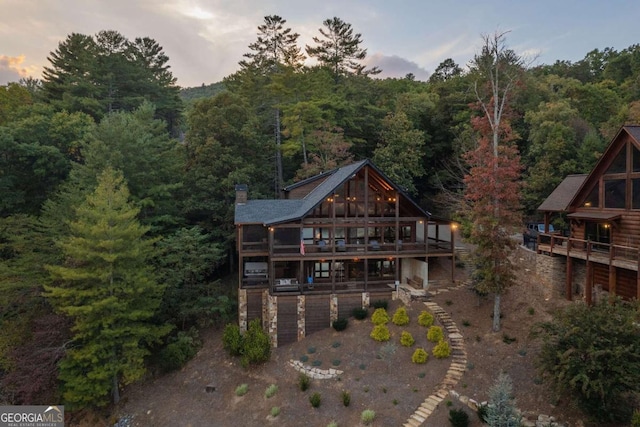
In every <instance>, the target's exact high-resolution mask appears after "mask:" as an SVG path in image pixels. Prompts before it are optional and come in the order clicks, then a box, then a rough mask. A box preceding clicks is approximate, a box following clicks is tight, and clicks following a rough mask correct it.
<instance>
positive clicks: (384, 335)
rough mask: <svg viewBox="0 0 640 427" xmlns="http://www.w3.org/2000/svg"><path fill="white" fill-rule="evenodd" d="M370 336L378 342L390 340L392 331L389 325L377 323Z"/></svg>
mask: <svg viewBox="0 0 640 427" xmlns="http://www.w3.org/2000/svg"><path fill="white" fill-rule="evenodd" d="M370 337H371V338H373V339H374V340H376V341H378V342H383V341H389V340H390V339H391V333H390V332H389V328H387V325H376V326H374V328H373V330H372V331H371V335H370Z"/></svg>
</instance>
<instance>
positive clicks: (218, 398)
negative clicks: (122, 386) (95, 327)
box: [104, 263, 596, 427]
mask: <svg viewBox="0 0 640 427" xmlns="http://www.w3.org/2000/svg"><path fill="white" fill-rule="evenodd" d="M441 270H442V271H441V273H442V274H445V275H447V274H449V275H450V272H447V271H446V266H445V267H441ZM459 270H460V271H458V272H457V273H456V274H457V275H458V276H459V277H457V279H458V280H464V279H465V277H464V276H465V272H464V271H463V269H459ZM435 274H437V269H436V271H435V272H434V276H435ZM444 282H445V281H444V280H443V281H442V283H444ZM436 283H438V281H436ZM433 291H434V293H435V295H434V296H433V297H432V298H431V300H432V301H433V302H436V303H437V304H438V305H440V307H442V308H443V309H444V310H446V311H447V312H448V313H449V314H450V315H451V317H452V319H453V320H454V322H456V324H457V325H458V328H459V329H460V332H461V333H462V335H463V337H464V343H465V347H466V352H467V359H468V364H467V370H466V372H465V373H464V375H463V377H462V379H461V380H460V381H459V382H458V383H457V384H456V386H455V387H454V390H455V391H456V392H458V393H460V394H461V395H465V396H467V397H469V398H472V399H474V400H476V401H479V402H481V401H484V400H487V399H488V389H489V387H490V386H491V385H492V384H493V382H494V380H495V378H496V377H497V375H498V373H499V372H500V371H501V370H503V371H505V372H506V373H507V374H509V376H510V377H511V379H512V380H513V384H514V392H515V396H516V398H517V405H518V407H519V408H520V409H521V410H522V411H523V412H524V413H525V415H527V416H528V418H529V419H535V418H537V415H538V414H546V415H551V416H555V417H556V418H557V419H558V421H560V422H561V423H562V424H563V425H564V426H587V427H588V426H595V425H596V424H590V423H589V422H588V421H587V420H586V419H584V418H583V417H581V414H580V413H579V412H578V411H577V410H576V409H575V408H574V407H572V406H571V405H570V404H569V403H567V402H566V401H565V400H563V399H558V398H557V397H555V396H554V395H553V394H552V393H551V392H550V391H549V388H548V386H546V385H544V384H542V383H541V381H540V377H539V375H538V373H537V371H536V369H535V365H534V361H535V357H536V354H537V352H538V345H539V344H538V342H536V341H534V340H533V339H532V338H531V337H530V332H531V327H532V325H534V324H535V323H536V322H540V321H545V320H548V319H550V318H551V313H552V312H553V311H554V310H556V309H557V308H558V307H559V306H562V305H564V304H567V302H566V301H564V300H563V298H562V297H560V296H558V295H556V294H554V295H552V296H551V295H548V291H543V289H542V288H541V286H540V284H539V282H538V281H537V280H536V278H535V276H534V275H533V274H532V273H531V272H530V271H529V269H528V268H527V266H526V263H525V264H523V265H521V266H520V268H519V277H518V283H517V285H516V286H514V287H513V288H511V289H510V290H509V292H508V293H507V294H506V295H505V296H503V299H502V311H503V318H502V330H501V331H500V332H498V333H494V332H492V331H491V322H492V317H491V316H492V310H493V299H479V298H478V297H477V295H476V294H475V293H474V292H473V291H472V290H470V289H469V287H468V286H459V287H458V288H457V289H453V290H450V289H448V288H446V287H445V286H444V285H442V286H435V287H434V288H433ZM400 305H401V302H400V301H393V302H390V305H389V313H390V315H392V314H393V312H394V311H395V309H396V308H397V307H399V306H400ZM407 309H408V312H409V316H410V319H411V321H410V324H409V325H408V326H404V327H398V326H396V325H393V324H392V323H389V329H390V331H391V340H390V341H388V342H387V343H378V342H376V341H374V340H373V339H371V338H370V337H369V334H370V332H371V330H372V328H373V325H372V323H371V320H370V317H369V318H367V319H366V320H362V321H359V320H355V319H354V318H350V319H349V326H348V327H347V329H346V330H345V331H342V332H336V331H335V330H333V329H332V328H327V329H326V330H324V331H321V332H318V333H315V334H312V335H310V336H308V337H306V338H305V339H304V340H303V341H300V342H298V343H295V344H291V345H287V346H283V347H280V348H277V349H274V350H273V353H272V358H271V361H269V362H268V363H266V364H264V365H262V366H259V367H253V368H250V369H248V370H245V369H243V368H242V367H241V366H240V364H239V361H238V360H237V359H234V358H231V357H229V356H228V355H227V354H226V353H225V351H224V350H223V348H222V341H221V335H222V333H221V331H220V330H205V331H202V338H203V339H204V346H203V348H202V349H201V350H200V352H199V353H198V354H197V356H196V357H195V358H194V359H193V360H191V361H190V362H189V363H188V364H187V365H186V366H185V367H184V368H182V369H181V370H179V371H177V372H173V373H170V374H166V375H163V376H159V377H155V378H153V377H152V378H148V379H147V380H145V381H143V382H140V383H138V384H134V385H132V386H129V387H128V388H127V389H126V390H125V391H124V394H123V396H124V398H123V401H122V402H121V404H120V405H119V406H118V407H116V408H113V409H112V415H111V416H110V417H108V419H106V420H104V425H105V426H106V425H113V424H114V423H115V422H116V421H118V420H119V419H120V420H126V422H123V423H122V424H120V425H131V426H193V427H198V426H265V425H267V426H268V425H274V426H276V425H277V426H322V427H324V426H327V425H328V424H329V423H330V422H331V421H336V422H337V423H338V425H339V426H358V425H361V424H362V423H361V421H360V416H361V412H362V411H363V410H364V409H373V410H374V411H375V413H376V417H375V421H374V423H373V424H372V425H374V426H401V425H403V424H404V423H405V422H406V421H407V419H408V418H409V416H410V415H411V414H412V413H413V412H414V411H415V410H416V409H417V408H418V407H419V406H420V404H421V403H422V402H423V401H424V399H425V398H427V397H428V396H429V395H430V394H431V393H433V392H434V391H435V390H436V388H437V386H438V384H439V383H440V382H441V381H442V380H443V378H444V375H445V373H446V371H447V369H448V368H449V365H450V363H451V359H450V358H449V359H442V360H438V359H436V358H434V357H433V356H432V355H431V354H430V355H429V359H428V361H427V363H426V364H423V365H418V364H414V363H412V362H411V355H412V353H413V351H414V350H415V348H416V347H419V346H421V347H424V348H425V349H426V350H427V351H429V353H430V352H431V349H432V348H433V346H434V344H433V343H430V342H428V341H427V339H426V329H425V328H424V327H422V326H420V325H418V322H417V317H418V315H419V313H420V312H421V311H422V310H425V309H426V307H425V305H424V304H423V303H422V302H413V303H412V304H411V305H410V306H409V307H407ZM372 311H373V309H370V311H369V315H371V313H372ZM403 330H407V331H409V332H411V334H412V335H413V337H414V338H415V340H416V344H415V345H414V346H413V347H411V348H406V347H403V346H402V345H400V333H401V332H402V331H403ZM292 360H300V361H305V364H306V365H307V366H310V367H317V368H319V369H326V370H328V369H338V370H340V371H342V373H340V374H339V375H338V376H337V377H335V378H333V379H325V380H319V379H313V380H312V381H311V387H310V388H309V389H308V390H307V391H305V392H303V391H301V390H300V389H299V387H298V380H299V375H300V374H299V372H298V371H296V370H295V369H294V368H293V367H292V366H291V365H290V361H292ZM241 384H247V385H248V392H247V393H246V394H245V395H244V396H241V397H239V396H236V393H235V390H236V388H237V387H238V386H239V385H241ZM271 384H275V385H276V386H277V387H278V391H277V392H276V393H275V395H274V396H272V397H270V398H267V397H266V396H265V390H266V389H267V387H269V386H270V385H271ZM207 386H210V389H209V392H207V390H206V388H207ZM213 388H215V390H214V389H213ZM343 391H347V392H348V393H349V394H350V397H351V402H350V405H349V406H348V407H346V406H344V404H343V400H342V392H343ZM313 393H319V394H320V396H321V404H320V406H319V407H318V408H313V407H312V406H311V404H310V402H309V397H310V396H311V395H312V394H313ZM273 407H278V408H279V409H280V412H279V415H278V416H277V417H272V416H271V415H270V413H271V410H272V408H273ZM452 408H463V409H465V410H466V411H467V412H468V413H469V415H470V419H471V426H481V425H482V424H481V423H480V422H479V420H478V418H477V416H476V414H475V413H473V412H472V411H471V410H470V409H468V408H467V407H466V406H463V405H462V404H461V403H460V402H459V401H458V400H456V399H448V400H445V401H443V402H442V403H441V404H440V405H439V406H438V408H437V409H436V411H435V412H434V413H433V414H432V415H431V416H430V417H429V418H428V419H427V420H426V422H425V423H424V424H423V425H424V426H435V427H446V426H449V425H450V423H449V421H448V414H449V410H450V409H452Z"/></svg>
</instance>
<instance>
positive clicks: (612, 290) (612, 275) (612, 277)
mask: <svg viewBox="0 0 640 427" xmlns="http://www.w3.org/2000/svg"><path fill="white" fill-rule="evenodd" d="M617 272H618V269H617V268H616V266H615V265H612V264H611V263H609V302H611V303H613V301H614V300H615V296H616V295H617V288H616V280H617V277H616V276H617Z"/></svg>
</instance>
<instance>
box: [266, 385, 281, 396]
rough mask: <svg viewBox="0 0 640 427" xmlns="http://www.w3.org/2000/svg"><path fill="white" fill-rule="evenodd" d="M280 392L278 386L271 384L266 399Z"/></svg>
mask: <svg viewBox="0 0 640 427" xmlns="http://www.w3.org/2000/svg"><path fill="white" fill-rule="evenodd" d="M277 392H278V386H277V385H275V384H271V385H270V386H269V387H267V389H266V390H265V392H264V397H266V398H267V399H269V398H271V397H273V396H275V394H276V393H277Z"/></svg>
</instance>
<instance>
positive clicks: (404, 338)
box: [400, 331, 416, 347]
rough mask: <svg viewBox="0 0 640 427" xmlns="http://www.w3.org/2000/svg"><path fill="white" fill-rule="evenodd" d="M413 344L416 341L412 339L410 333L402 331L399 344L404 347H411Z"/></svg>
mask: <svg viewBox="0 0 640 427" xmlns="http://www.w3.org/2000/svg"><path fill="white" fill-rule="evenodd" d="M415 342H416V340H414V339H413V336H411V333H410V332H407V331H402V334H401V335H400V344H402V345H403V346H405V347H411V346H412V345H413V344H414V343H415Z"/></svg>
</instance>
